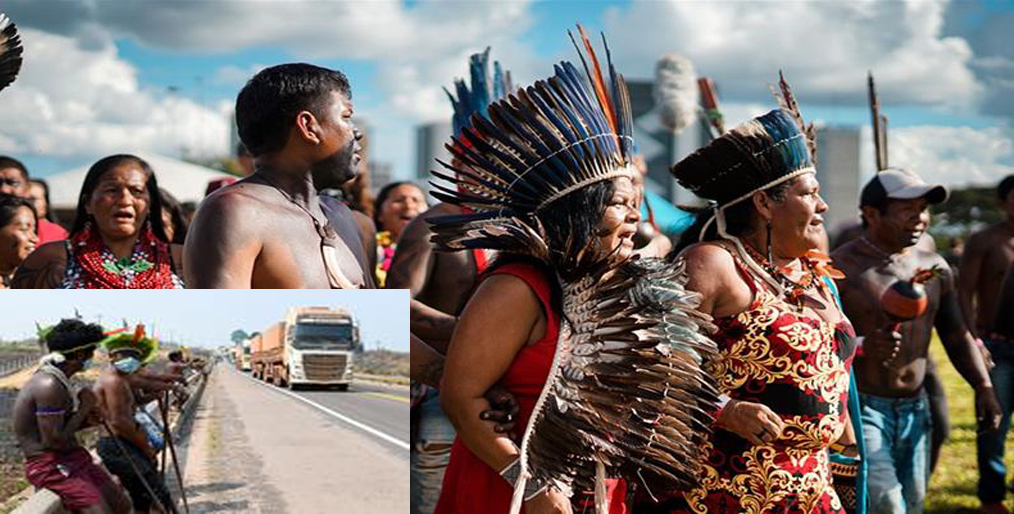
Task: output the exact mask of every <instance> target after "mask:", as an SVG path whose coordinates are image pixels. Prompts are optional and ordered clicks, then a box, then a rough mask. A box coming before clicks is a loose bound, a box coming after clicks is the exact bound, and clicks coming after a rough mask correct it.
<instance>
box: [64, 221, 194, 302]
mask: <svg viewBox="0 0 1014 514" xmlns="http://www.w3.org/2000/svg"><path fill="white" fill-rule="evenodd" d="M70 242H71V248H72V249H73V256H72V258H73V259H74V260H75V262H76V263H77V265H78V267H79V268H80V272H81V274H80V277H77V280H76V281H75V282H76V284H75V285H76V287H78V288H81V289H172V288H173V287H175V283H174V282H173V277H172V268H171V266H170V264H169V260H170V259H169V245H168V244H166V243H164V242H162V241H159V240H158V239H157V238H156V237H155V234H154V233H153V232H152V230H151V224H150V223H145V226H144V228H142V229H141V234H140V235H139V236H138V238H137V242H135V243H134V248H133V250H132V251H131V255H130V257H125V258H123V259H117V258H116V256H114V255H113V252H111V251H110V250H109V248H108V247H107V246H106V245H105V243H104V242H103V241H102V236H101V235H99V233H98V231H97V230H95V229H94V228H93V224H92V223H91V222H89V223H87V224H85V228H84V230H82V231H81V232H79V233H78V234H76V235H74V237H72V238H71V241H70Z"/></svg>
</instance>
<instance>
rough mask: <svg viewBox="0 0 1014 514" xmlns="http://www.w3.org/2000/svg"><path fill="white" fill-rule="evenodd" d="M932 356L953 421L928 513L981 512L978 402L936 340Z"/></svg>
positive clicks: (1011, 446)
mask: <svg viewBox="0 0 1014 514" xmlns="http://www.w3.org/2000/svg"><path fill="white" fill-rule="evenodd" d="M930 354H931V355H932V356H933V358H934V359H935V360H936V363H937V368H938V369H939V370H940V375H941V378H942V380H943V382H944V388H945V389H946V390H947V407H948V412H949V413H950V417H951V438H950V440H949V441H948V442H947V443H945V444H944V447H943V449H942V450H941V452H940V461H939V462H938V463H937V469H936V471H935V472H934V473H933V478H932V479H931V480H930V485H929V490H928V491H927V494H926V512H927V513H928V514H933V513H944V512H947V513H959V512H978V508H979V499H978V497H976V495H975V488H976V484H977V483H978V480H979V468H978V464H977V463H976V461H975V398H974V395H973V393H972V388H971V387H969V385H968V384H967V383H966V382H965V380H964V379H963V378H961V375H959V374H958V371H957V370H955V369H954V366H952V365H951V361H950V360H949V359H948V358H947V354H946V353H945V352H944V348H943V346H942V345H941V344H940V341H939V340H938V339H937V338H936V337H935V336H934V340H933V343H932V344H931V346H930ZM1004 457H1005V461H1006V463H1007V470H1008V473H1007V480H1008V481H1009V480H1010V479H1011V472H1010V471H1011V470H1012V469H1014V437H1012V436H1011V434H1010V433H1008V434H1007V446H1006V448H1005V455H1004ZM1005 504H1006V505H1007V508H1008V509H1012V510H1014V494H1008V495H1007V501H1006V502H1005Z"/></svg>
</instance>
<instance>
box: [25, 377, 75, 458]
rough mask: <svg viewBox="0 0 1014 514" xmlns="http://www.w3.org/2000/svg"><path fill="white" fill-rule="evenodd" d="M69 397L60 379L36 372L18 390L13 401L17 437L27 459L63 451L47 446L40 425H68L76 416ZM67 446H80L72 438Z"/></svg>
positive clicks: (68, 392)
mask: <svg viewBox="0 0 1014 514" xmlns="http://www.w3.org/2000/svg"><path fill="white" fill-rule="evenodd" d="M70 395H71V393H70V391H68V390H67V388H66V387H64V386H63V384H61V383H60V381H59V380H57V379H56V378H54V377H53V376H51V375H48V374H46V373H36V374H35V375H33V376H32V378H30V379H28V381H27V382H25V385H24V386H23V387H22V388H21V390H20V391H18V397H17V399H16V400H15V401H14V412H13V418H14V419H13V421H14V435H15V437H16V438H17V441H18V446H20V447H21V450H22V451H23V452H24V453H25V457H33V456H35V455H39V454H42V453H45V452H50V451H55V450H60V449H61V448H49V447H47V445H46V444H45V443H44V442H43V437H42V429H43V428H42V427H41V426H40V424H41V423H53V424H57V425H59V426H60V427H63V426H64V425H66V423H67V422H68V421H69V420H70V417H71V415H73V406H74V402H73V400H72V398H71V396H70ZM59 411H63V412H62V413H60V412H59ZM67 446H68V447H75V446H78V443H77V440H76V439H73V440H72V441H71V442H70V443H69V444H68V445H67Z"/></svg>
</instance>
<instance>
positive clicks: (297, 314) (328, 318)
mask: <svg viewBox="0 0 1014 514" xmlns="http://www.w3.org/2000/svg"><path fill="white" fill-rule="evenodd" d="M358 345H359V323H358V321H357V320H356V319H355V317H353V316H352V313H351V312H349V311H348V310H345V309H341V308H330V307H293V308H291V309H289V312H288V313H287V315H286V317H285V319H284V320H282V321H279V322H276V323H273V324H271V326H269V327H268V328H267V329H265V330H264V331H263V332H262V333H261V334H260V337H259V338H254V340H253V341H252V345H251V347H252V352H251V363H252V374H253V376H254V377H256V378H259V379H261V380H264V381H265V382H270V383H272V384H275V385H277V386H280V387H289V388H292V387H295V386H298V385H321V386H335V387H337V388H339V389H341V390H342V391H344V390H347V389H348V388H349V384H351V383H352V361H353V357H352V356H353V352H354V351H355V349H356V347H358Z"/></svg>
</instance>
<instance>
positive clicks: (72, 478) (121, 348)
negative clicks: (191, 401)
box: [13, 318, 192, 514]
mask: <svg viewBox="0 0 1014 514" xmlns="http://www.w3.org/2000/svg"><path fill="white" fill-rule="evenodd" d="M39 337H40V343H41V344H42V345H44V347H45V348H46V350H47V351H48V352H49V353H48V354H47V355H46V356H45V357H43V359H42V362H41V364H40V366H39V368H38V370H37V371H36V372H35V374H34V375H33V376H32V377H31V378H30V379H29V380H28V382H26V383H25V384H24V386H23V387H22V388H21V389H20V390H19V391H18V397H17V399H16V400H15V404H14V411H13V421H14V432H15V435H16V437H17V441H18V445H19V446H20V448H21V450H22V451H23V452H24V455H25V475H26V478H27V479H28V482H29V483H31V484H32V485H33V486H35V487H36V488H40V489H42V488H45V489H48V490H50V491H52V492H54V493H56V494H57V495H58V496H59V498H60V500H61V502H62V503H63V506H64V508H65V509H67V510H68V511H70V512H86V513H96V514H99V513H112V512H115V513H129V512H145V513H147V512H153V513H155V512H158V513H174V512H177V509H176V504H175V502H174V500H173V498H172V495H171V494H170V492H169V488H168V486H167V483H166V480H165V477H164V475H163V473H161V472H160V471H159V466H158V456H159V455H160V454H162V453H164V452H165V451H167V450H168V448H167V445H166V441H167V440H169V441H170V444H171V439H168V438H169V437H170V436H169V435H168V434H164V433H163V432H162V430H161V429H160V428H159V426H160V425H159V422H157V421H155V420H154V419H153V418H152V417H151V414H150V413H149V412H148V411H147V410H145V409H144V408H143V407H144V405H146V404H148V403H150V402H153V401H159V405H160V406H161V407H162V414H163V416H165V414H166V413H167V412H168V409H169V405H171V404H173V403H175V402H174V400H173V399H172V398H171V397H175V400H177V401H178V400H180V399H182V398H183V397H185V395H186V390H185V387H184V386H185V385H186V384H187V374H188V373H191V372H192V371H191V368H190V366H189V364H188V363H186V362H184V360H185V359H184V358H183V353H182V352H181V351H179V350H174V351H173V352H170V355H169V358H170V364H168V365H167V366H165V369H164V371H162V372H157V371H154V370H152V369H150V367H149V366H148V364H149V363H151V362H152V361H153V360H154V358H155V357H156V355H157V350H158V345H157V344H156V343H155V342H154V340H153V339H151V338H149V337H147V336H146V334H145V333H144V328H143V326H139V327H138V328H137V329H135V330H134V331H133V332H130V331H127V330H125V329H124V330H114V331H111V332H106V331H104V330H103V328H102V327H101V326H99V325H96V324H91V323H86V322H84V321H82V320H80V319H77V318H69V319H64V320H62V321H60V322H59V323H58V324H56V325H54V326H52V327H48V328H45V329H41V330H40V331H39ZM100 348H101V349H102V350H103V351H104V352H105V353H106V355H107V356H108V361H109V365H108V366H107V367H105V368H104V369H102V370H101V371H100V372H99V374H98V378H97V380H95V381H94V384H93V385H91V386H82V385H80V383H79V382H77V381H72V380H71V377H73V376H74V375H76V374H78V373H81V372H82V371H85V370H87V369H89V368H90V367H91V362H92V359H93V358H94V357H95V354H96V352H97V351H98V350H99V349H100ZM164 421H165V419H164V418H163V420H162V422H164ZM91 427H101V430H103V432H102V436H101V437H100V438H99V439H98V442H97V444H96V446H95V450H96V453H97V455H98V456H99V458H100V460H101V465H100V464H98V463H96V462H95V461H94V460H93V458H92V456H91V454H90V453H89V452H88V450H87V449H86V448H85V447H84V446H83V445H82V443H81V441H80V436H79V432H80V431H82V430H84V429H87V428H91ZM163 458H165V457H163ZM113 477H115V480H114V478H113Z"/></svg>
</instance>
